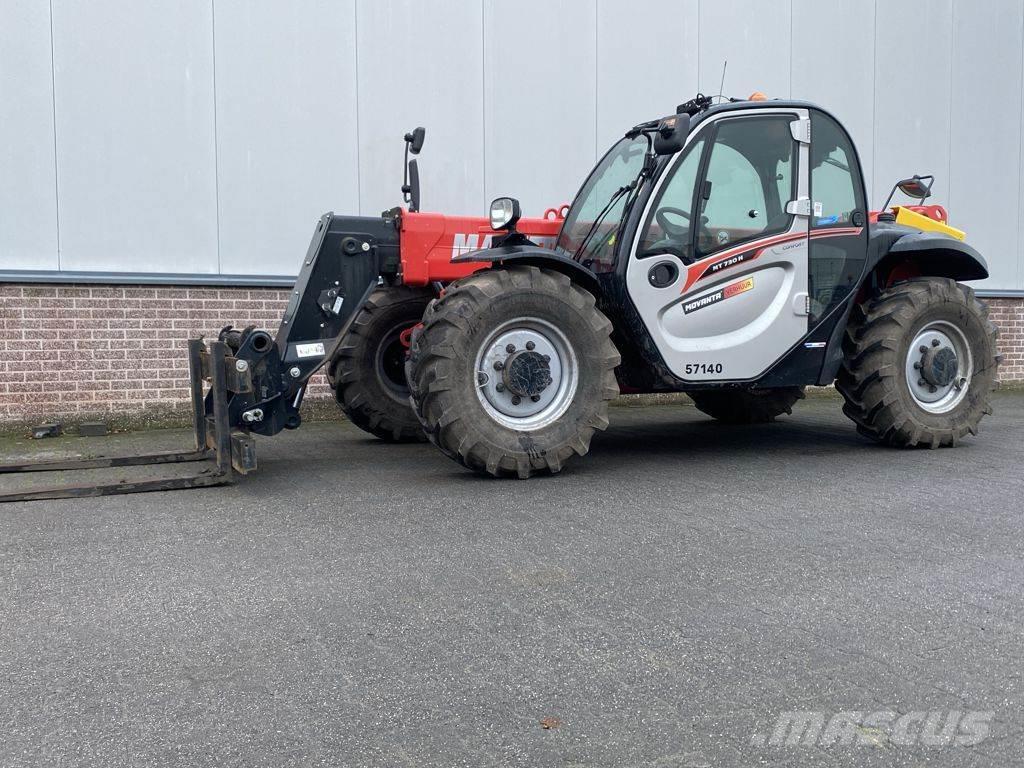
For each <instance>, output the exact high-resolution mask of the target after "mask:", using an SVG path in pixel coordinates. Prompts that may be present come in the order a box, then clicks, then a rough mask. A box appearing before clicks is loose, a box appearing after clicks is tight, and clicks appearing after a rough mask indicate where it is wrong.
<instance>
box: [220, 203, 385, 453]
mask: <svg viewBox="0 0 1024 768" xmlns="http://www.w3.org/2000/svg"><path fill="white" fill-rule="evenodd" d="M398 267H399V232H398V227H397V222H396V219H395V218H392V217H390V216H388V215H385V216H381V217H375V218H371V217H356V216H335V215H334V214H333V213H325V214H324V215H323V216H322V217H321V218H320V221H319V222H317V226H316V230H315V231H314V233H313V239H312V241H311V242H310V244H309V249H308V250H307V251H306V256H305V258H304V259H303V260H302V267H301V269H300V270H299V276H298V278H297V279H296V281H295V287H294V288H293V289H292V293H291V298H290V300H289V302H288V306H287V308H286V309H285V313H284V317H283V318H282V319H281V325H280V327H279V328H278V331H277V336H276V337H275V338H273V339H272V338H271V337H270V334H268V333H267V332H266V331H259V330H255V329H253V328H246V329H245V330H243V331H236V330H231V329H225V330H224V331H222V332H221V340H222V341H224V342H226V343H227V344H228V346H229V347H230V348H231V351H232V353H233V357H234V359H235V360H236V361H237V362H236V365H238V366H239V370H240V371H243V372H244V373H246V374H247V375H248V376H249V377H251V380H252V387H251V388H249V390H248V391H246V392H236V393H234V394H233V395H232V396H231V397H230V399H229V401H228V411H229V418H228V420H229V422H230V424H231V426H232V427H233V428H238V429H243V430H245V431H247V432H255V433H257V434H263V435H273V434H276V433H277V432H280V431H281V430H282V429H294V428H295V427H297V426H299V423H300V417H299V406H300V405H301V403H302V396H303V394H304V393H305V390H306V383H307V382H308V380H309V377H310V376H312V375H313V374H314V373H315V372H316V371H317V370H318V369H319V368H320V367H321V366H322V365H323V364H324V363H325V362H326V361H328V360H330V359H331V357H332V356H333V355H334V352H335V351H336V349H337V347H338V345H339V344H340V343H341V339H342V338H343V337H344V335H345V333H346V332H347V331H348V329H349V326H350V325H351V324H352V321H353V320H354V318H355V316H356V314H357V313H358V311H359V309H360V307H362V306H363V304H364V303H365V302H366V299H367V298H368V297H369V295H370V293H371V292H372V291H373V289H374V288H376V287H377V284H378V282H379V280H380V278H381V277H382V276H383V277H388V276H391V275H394V274H396V273H397V271H398ZM210 407H212V404H211V403H210V402H209V401H208V403H207V408H208V409H209V408H210Z"/></svg>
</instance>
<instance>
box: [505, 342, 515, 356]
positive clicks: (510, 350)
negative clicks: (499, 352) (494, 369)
mask: <svg viewBox="0 0 1024 768" xmlns="http://www.w3.org/2000/svg"><path fill="white" fill-rule="evenodd" d="M505 351H506V352H508V353H509V354H510V355H511V354H512V353H513V352H515V351H516V345H515V344H509V345H507V346H506V347H505Z"/></svg>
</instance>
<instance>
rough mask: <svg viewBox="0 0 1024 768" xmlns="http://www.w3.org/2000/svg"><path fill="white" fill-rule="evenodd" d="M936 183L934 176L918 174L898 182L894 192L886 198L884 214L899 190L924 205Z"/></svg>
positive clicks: (894, 186) (893, 189)
mask: <svg viewBox="0 0 1024 768" xmlns="http://www.w3.org/2000/svg"><path fill="white" fill-rule="evenodd" d="M926 182H927V183H926ZM934 183H935V177H934V176H931V175H928V176H918V175H917V174H916V173H915V174H914V175H913V176H911V177H910V178H909V179H903V180H902V181H897V182H896V183H895V184H894V185H893V188H892V192H890V193H889V196H888V197H887V198H885V204H884V205H882V208H881V210H882V212H883V213H884V212H885V211H887V210H889V203H891V202H892V196H893V195H895V194H896V190H897V189H898V190H899V191H900V192H902V193H903V194H904V195H906V196H907V197H916V198H918V200H920V201H921V203H923V202H924V201H925V200H926V199H927V198H929V197H931V195H932V184H934Z"/></svg>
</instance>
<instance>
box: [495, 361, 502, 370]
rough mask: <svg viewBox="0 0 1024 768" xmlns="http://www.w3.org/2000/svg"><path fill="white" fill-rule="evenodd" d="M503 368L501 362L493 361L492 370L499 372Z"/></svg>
mask: <svg viewBox="0 0 1024 768" xmlns="http://www.w3.org/2000/svg"><path fill="white" fill-rule="evenodd" d="M504 367H505V364H504V363H503V362H501V360H495V361H494V370H496V371H500V370H501V369H503V368H504Z"/></svg>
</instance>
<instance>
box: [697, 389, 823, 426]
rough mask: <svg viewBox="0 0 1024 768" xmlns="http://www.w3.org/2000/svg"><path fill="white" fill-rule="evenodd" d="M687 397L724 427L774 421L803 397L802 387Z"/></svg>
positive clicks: (786, 412) (703, 392)
mask: <svg viewBox="0 0 1024 768" xmlns="http://www.w3.org/2000/svg"><path fill="white" fill-rule="evenodd" d="M688 394H689V395H690V399H691V400H693V404H694V405H696V406H697V409H698V410H701V411H703V412H704V413H706V414H707V415H708V416H711V417H712V418H715V419H718V420H719V421H721V422H724V423H725V424H766V423H768V422H770V421H775V417H776V416H781V415H782V414H783V413H785V414H791V413H793V406H794V405H796V402H797V401H798V400H803V399H804V397H805V395H804V388H803V387H779V388H777V389H722V390H719V389H715V390H705V391H701V392H689V393H688Z"/></svg>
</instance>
